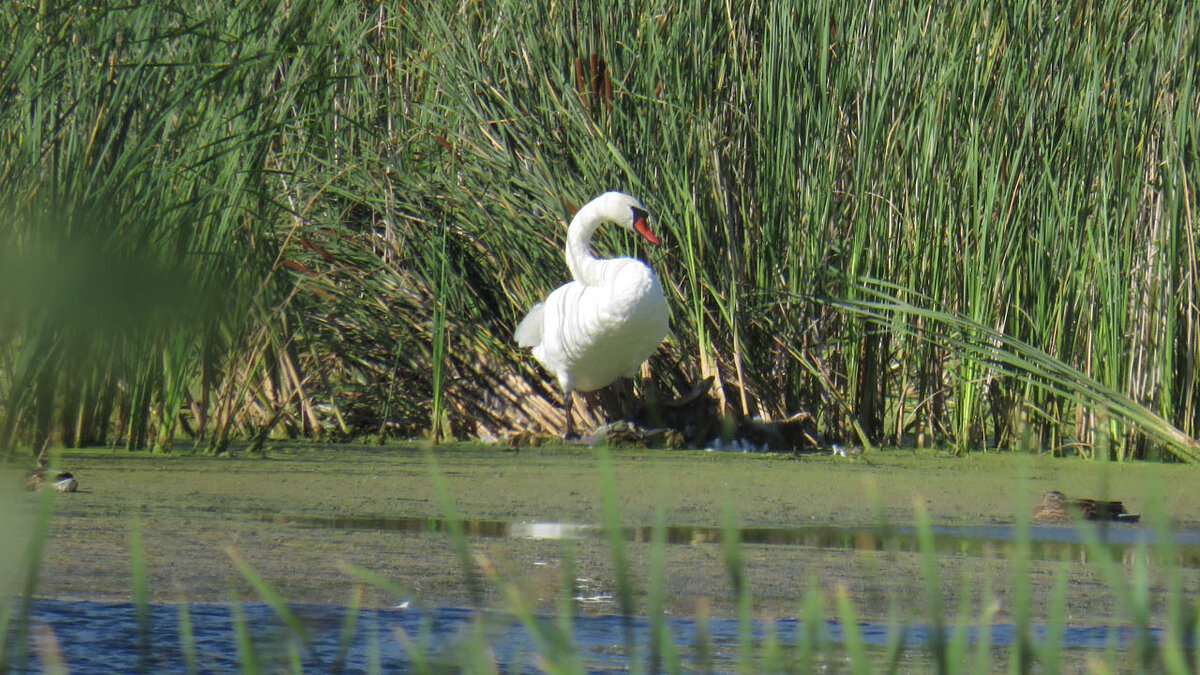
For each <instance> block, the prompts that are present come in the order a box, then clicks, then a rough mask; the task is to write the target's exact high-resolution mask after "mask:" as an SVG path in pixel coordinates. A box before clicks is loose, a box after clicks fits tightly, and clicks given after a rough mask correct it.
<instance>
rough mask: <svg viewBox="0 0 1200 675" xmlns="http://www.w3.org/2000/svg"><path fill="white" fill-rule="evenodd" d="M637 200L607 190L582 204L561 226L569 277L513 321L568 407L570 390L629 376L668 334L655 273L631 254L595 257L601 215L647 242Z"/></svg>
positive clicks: (651, 237) (592, 387)
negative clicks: (594, 241) (551, 375)
mask: <svg viewBox="0 0 1200 675" xmlns="http://www.w3.org/2000/svg"><path fill="white" fill-rule="evenodd" d="M647 219H648V215H647V214H646V211H645V209H644V208H643V207H642V205H641V203H640V202H638V200H636V199H634V198H633V197H630V196H629V195H626V194H622V193H620V192H607V193H605V194H602V195H600V196H599V197H597V198H595V199H593V200H592V201H590V202H588V203H587V204H586V205H584V207H583V208H581V209H579V212H578V213H576V214H575V218H574V219H572V220H571V225H570V227H569V228H568V229H567V247H566V254H567V267H569V268H570V270H571V274H572V276H573V277H574V278H575V280H574V281H571V282H568V283H566V284H564V285H562V286H559V287H558V288H556V289H555V290H554V291H553V292H552V293H550V295H549V297H547V298H546V300H545V302H540V303H538V304H537V305H534V307H533V309H531V310H529V313H528V314H527V315H526V316H525V318H524V319H523V320H522V321H521V323H520V325H518V326H517V330H516V335H515V337H516V340H517V343H518V344H519V345H521V346H522V347H531V348H532V351H533V355H534V357H536V358H537V360H538V361H540V362H541V363H542V365H543V366H545V367H546V369H547V370H549V371H550V372H552V373H554V375H555V376H556V377H557V378H558V384H559V386H560V387H562V390H563V395H564V397H565V399H566V407H567V430H566V433H567V434H568V435H569V434H570V433H571V392H573V391H595V390H597V389H601V388H603V387H606V386H608V385H609V384H612V383H613V382H614V381H615V380H616V379H617V378H619V377H623V376H624V377H630V376H632V375H634V374H635V373H636V372H637V369H638V367H639V366H641V365H642V363H643V362H644V361H645V360H646V359H648V358H650V355H651V354H653V353H654V350H656V349H658V345H659V344H660V343H661V342H662V340H663V338H664V337H666V335H667V319H668V316H669V314H668V311H667V303H666V299H665V298H664V297H663V291H662V284H660V283H659V281H658V277H656V276H655V275H654V271H653V270H651V269H650V268H649V267H648V266H647V265H646V264H645V263H643V262H642V261H641V260H637V259H635V258H610V259H604V260H602V259H598V258H596V257H595V256H593V255H592V252H591V241H592V234H593V233H595V231H596V228H597V227H599V226H600V224H601V223H604V222H613V223H616V224H617V225H620V226H621V227H624V228H626V229H629V230H635V231H637V232H638V233H639V234H641V235H642V236H644V237H645V238H646V239H648V240H649V241H650V242H652V243H654V244H657V243H658V240H657V239H656V238H655V237H654V235H653V234H652V233H651V232H650V230H649V227H648V222H647Z"/></svg>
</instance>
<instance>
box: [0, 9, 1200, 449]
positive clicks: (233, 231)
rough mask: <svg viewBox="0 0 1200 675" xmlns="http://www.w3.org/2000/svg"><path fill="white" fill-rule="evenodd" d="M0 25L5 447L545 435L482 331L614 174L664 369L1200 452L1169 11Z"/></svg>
mask: <svg viewBox="0 0 1200 675" xmlns="http://www.w3.org/2000/svg"><path fill="white" fill-rule="evenodd" d="M0 17H2V18H0V20H2V21H3V28H4V30H5V32H6V35H7V36H8V43H9V45H10V47H11V48H10V49H7V50H4V55H3V56H0V92H2V98H0V100H2V102H3V103H2V109H0V121H2V122H3V123H2V124H0V140H2V143H0V147H2V148H3V150H2V151H0V201H2V203H3V205H4V207H5V212H6V213H8V214H10V217H9V218H8V219H7V220H6V221H5V223H4V226H3V235H2V236H3V246H2V248H3V251H4V253H2V254H0V256H2V257H0V263H2V267H0V269H3V272H2V273H0V291H2V292H0V311H2V312H3V314H4V321H3V322H0V401H3V413H4V422H3V425H4V426H3V428H2V430H0V434H2V436H0V439H2V441H3V443H4V444H5V445H6V446H8V447H12V446H13V444H15V443H26V444H34V445H35V446H36V445H39V444H41V443H43V442H44V441H46V440H47V439H49V438H54V439H55V440H60V441H62V442H63V443H65V444H67V445H74V444H87V443H110V444H122V445H127V446H129V447H143V446H146V445H153V446H155V447H159V448H163V449H169V448H170V445H171V442H172V439H174V438H176V437H178V436H179V435H180V434H186V435H190V436H195V437H201V438H203V439H205V440H207V441H208V442H210V443H211V445H212V447H213V448H214V449H215V448H220V447H223V446H224V445H225V444H226V443H227V442H228V440H229V439H230V438H232V437H234V436H250V437H253V438H257V439H260V440H261V439H265V438H267V437H269V436H271V435H281V436H287V435H292V436H295V435H309V436H317V437H328V436H335V437H346V436H353V435H363V434H380V435H381V436H382V435H388V434H396V435H414V434H418V433H424V432H427V431H429V430H430V429H433V430H435V435H437V434H444V433H451V434H457V435H476V434H478V435H501V434H504V433H507V432H510V431H512V430H516V429H524V428H554V427H556V425H557V422H558V419H559V418H558V417H557V414H558V413H557V412H556V411H555V410H554V404H555V402H556V401H557V393H556V392H555V391H554V389H553V387H552V383H551V382H550V381H549V379H548V378H547V377H546V376H545V375H544V374H543V373H541V372H539V371H537V369H536V368H535V367H534V366H533V365H531V360H530V359H529V358H527V357H526V356H524V355H522V354H520V353H519V352H518V351H517V350H516V349H515V347H514V345H513V344H512V342H511V339H510V336H511V331H512V328H513V326H514V325H515V324H516V322H517V321H518V320H519V319H520V317H521V315H522V314H523V312H524V310H525V309H526V308H527V307H528V306H530V305H531V304H532V303H533V302H535V301H536V300H537V299H538V298H539V297H541V296H542V295H543V294H544V293H545V292H546V291H548V290H549V289H551V288H553V287H554V286H556V285H557V284H559V283H561V281H562V280H563V278H564V275H565V273H566V272H565V268H564V266H563V264H562V261H561V254H560V246H561V242H562V240H563V233H564V226H563V222H564V220H565V219H566V218H567V217H568V216H569V214H570V213H571V211H572V209H573V208H574V207H575V206H576V205H578V204H581V203H583V202H584V201H586V200H587V199H589V198H590V197H592V196H594V195H595V194H597V193H599V192H601V191H603V190H608V189H622V190H625V191H628V192H631V193H633V194H636V195H638V196H639V197H641V198H642V199H643V200H644V201H645V202H646V203H647V204H648V205H649V207H650V208H651V210H652V211H653V212H654V214H655V215H656V216H657V218H658V224H657V227H658V228H659V229H660V230H661V231H664V232H665V233H666V244H667V245H666V246H665V247H664V248H663V249H661V250H654V251H636V252H637V253H638V254H639V255H642V256H644V257H646V258H648V261H649V262H650V264H651V265H652V266H653V267H655V269H656V270H657V271H658V272H659V274H660V276H661V277H662V278H663V279H664V282H665V285H666V288H667V292H668V301H669V303H670V305H671V307H672V313H673V315H672V333H673V334H672V337H671V340H670V342H669V345H668V347H667V348H665V349H663V350H662V351H660V353H659V355H657V356H656V357H655V358H653V359H652V360H651V362H650V363H651V369H650V372H651V373H652V378H653V381H654V384H655V385H656V386H655V387H652V388H650V389H651V390H652V391H657V392H658V395H659V396H661V397H665V398H670V397H672V396H676V395H680V394H683V393H685V392H688V391H689V390H691V388H692V386H693V384H694V383H696V382H700V381H702V380H703V379H704V378H707V377H713V378H714V380H713V385H712V394H713V396H714V397H715V398H716V399H717V401H718V404H719V405H720V406H721V407H722V409H723V411H724V413H725V414H726V415H728V416H730V417H731V418H732V419H741V418H745V417H753V416H761V417H764V418H769V419H776V420H778V419H784V418H789V417H792V418H797V419H803V420H807V422H806V424H807V425H808V426H807V427H806V433H807V438H808V442H818V441H826V442H829V441H838V442H847V441H849V442H853V443H858V444H864V445H877V444H889V443H890V444H900V443H912V442H915V443H923V444H943V443H944V444H950V445H953V446H955V447H957V448H958V449H960V450H972V449H981V448H985V447H991V446H999V447H1011V446H1013V445H1014V444H1015V442H1016V441H1024V440H1029V441H1031V442H1033V443H1034V444H1035V445H1036V446H1037V447H1039V448H1041V449H1043V450H1047V451H1056V452H1057V451H1073V452H1080V453H1082V454H1087V455H1093V456H1100V457H1111V458H1127V457H1135V456H1159V455H1160V454H1161V453H1166V454H1168V455H1170V456H1174V457H1178V458H1181V459H1185V460H1196V459H1200V447H1198V446H1197V444H1196V442H1195V441H1194V440H1193V439H1194V438H1195V437H1196V436H1200V368H1198V364H1197V360H1198V359H1200V309H1198V308H1200V298H1198V295H1200V275H1198V273H1197V272H1198V268H1200V253H1198V251H1200V234H1198V233H1197V225H1196V207H1197V200H1196V192H1195V183H1196V180H1197V177H1198V171H1197V168H1198V166H1200V162H1198V152H1200V148H1198V146H1200V143H1198V142H1197V133H1198V124H1197V118H1196V110H1197V109H1200V88H1198V87H1197V86H1196V85H1197V83H1198V82H1200V77H1198V72H1197V68H1198V66H1197V63H1198V62H1200V59H1197V58H1196V57H1197V54H1198V51H1197V49H1198V48H1197V40H1196V38H1197V30H1198V19H1200V8H1197V6H1196V5H1195V4H1194V3H1184V2H1178V1H1174V2H1172V1H1155V2H1146V3H1121V2H1114V1H1107V2H1099V3H1083V4H1080V3H1053V2H1052V3H1045V2H1042V3H1034V2H1017V3H992V2H987V1H986V0H968V1H966V2H961V3H955V4H954V5H953V6H947V7H943V8H936V9H934V8H921V7H916V6H912V5H909V4H905V3H887V2H885V3H882V4H878V3H877V4H868V5H857V4H853V3H837V2H828V1H826V0H820V1H814V2H805V3H800V4H793V5H777V4H770V3H766V4H758V3H732V4H730V3H725V4H721V3H715V4H708V5H703V4H699V5H695V6H688V7H684V6H682V5H679V4H677V3H666V2H655V1H653V0H652V1H650V2H646V3H640V4H638V5H637V6H636V7H633V6H630V7H627V8H620V7H618V8H613V7H609V6H607V5H602V4H599V3H593V4H590V5H588V4H585V5H583V6H579V7H575V8H570V9H568V8H565V7H564V6H560V5H555V4H550V5H545V4H538V3H532V4H531V3H519V2H500V3H472V2H450V1H445V0H424V1H421V2H416V3H335V2H329V1H326V0H308V1H300V2H294V3H286V4H283V5H279V6H273V7H270V8H267V7H259V6H249V5H221V4H214V5H208V4H206V3H199V4H197V5H196V6H192V5H189V4H184V3H171V2H168V3H156V4H145V5H133V6H125V5H121V6H108V5H101V6H95V7H92V6H87V7H84V6H74V5H69V4H62V5H56V4H54V3H29V2H17V3H8V4H6V5H5V6H4V8H3V9H2V10H0ZM601 239H602V240H601V241H600V242H599V245H600V246H601V247H602V248H603V249H604V250H606V251H625V250H630V249H629V248H628V247H629V245H630V244H631V242H630V241H628V240H623V239H621V238H619V237H617V236H616V235H613V234H611V233H610V234H606V235H604V236H603V237H601Z"/></svg>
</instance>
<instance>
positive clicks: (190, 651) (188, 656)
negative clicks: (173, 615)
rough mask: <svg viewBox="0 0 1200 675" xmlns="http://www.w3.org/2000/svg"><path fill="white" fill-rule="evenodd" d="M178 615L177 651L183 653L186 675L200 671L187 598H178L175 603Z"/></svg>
mask: <svg viewBox="0 0 1200 675" xmlns="http://www.w3.org/2000/svg"><path fill="white" fill-rule="evenodd" d="M177 609H178V615H179V651H180V652H181V653H182V654H183V667H184V669H186V670H187V672H188V675H192V674H193V673H198V672H200V669H199V664H198V663H197V662H196V633H195V630H194V629H193V628H192V613H191V611H190V610H189V609H188V603H187V598H186V597H183V598H180V599H179V603H178V605H177Z"/></svg>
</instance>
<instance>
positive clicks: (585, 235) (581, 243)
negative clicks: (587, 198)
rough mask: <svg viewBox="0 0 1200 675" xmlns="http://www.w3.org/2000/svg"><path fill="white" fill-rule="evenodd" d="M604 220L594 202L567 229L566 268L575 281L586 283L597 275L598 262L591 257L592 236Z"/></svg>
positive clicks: (585, 206)
mask: <svg viewBox="0 0 1200 675" xmlns="http://www.w3.org/2000/svg"><path fill="white" fill-rule="evenodd" d="M605 220H607V219H606V218H605V217H604V216H603V215H602V214H601V213H600V209H599V208H597V206H596V203H595V202H589V203H588V204H585V205H584V206H583V208H581V209H579V211H578V212H576V214H575V217H574V218H572V219H571V225H570V226H569V227H568V228H567V268H569V269H570V270H571V276H572V277H573V278H574V279H575V280H576V281H582V282H584V283H587V282H588V281H589V280H591V279H593V278H594V277H596V276H597V275H598V272H597V271H596V265H597V264H598V263H599V262H600V261H599V260H598V259H596V256H594V255H592V235H593V234H595V233H596V228H598V227H600V224H601V223H603V222H604V221H605Z"/></svg>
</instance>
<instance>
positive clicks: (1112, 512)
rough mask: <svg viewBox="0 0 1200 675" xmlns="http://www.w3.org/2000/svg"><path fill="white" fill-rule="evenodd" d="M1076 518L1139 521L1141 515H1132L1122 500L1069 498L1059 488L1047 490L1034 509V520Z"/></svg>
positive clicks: (1067, 519) (1066, 519)
mask: <svg viewBox="0 0 1200 675" xmlns="http://www.w3.org/2000/svg"><path fill="white" fill-rule="evenodd" d="M1075 518H1082V519H1084V520H1114V521H1121V522H1137V521H1138V520H1139V519H1140V516H1136V515H1131V514H1130V513H1129V512H1128V511H1126V510H1125V504H1123V503H1122V502H1112V501H1098V500H1095V499H1068V498H1067V496H1066V495H1064V494H1063V493H1061V492H1059V491H1057V490H1051V491H1050V492H1047V493H1046V494H1045V495H1044V496H1043V497H1042V501H1041V502H1040V503H1038V505H1037V506H1035V507H1034V509H1033V519H1034V520H1041V521H1069V520H1074V519H1075Z"/></svg>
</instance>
